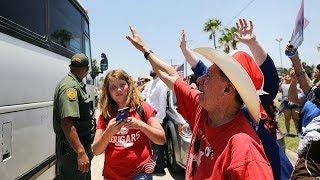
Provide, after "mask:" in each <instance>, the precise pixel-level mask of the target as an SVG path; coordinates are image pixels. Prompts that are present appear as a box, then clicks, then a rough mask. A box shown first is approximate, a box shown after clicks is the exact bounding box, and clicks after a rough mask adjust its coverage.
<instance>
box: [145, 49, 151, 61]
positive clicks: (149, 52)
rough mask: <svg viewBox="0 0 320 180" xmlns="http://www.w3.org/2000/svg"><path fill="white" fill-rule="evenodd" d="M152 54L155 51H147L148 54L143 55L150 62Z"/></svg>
mask: <svg viewBox="0 0 320 180" xmlns="http://www.w3.org/2000/svg"><path fill="white" fill-rule="evenodd" d="M151 53H153V51H151V50H148V51H146V52H145V53H144V54H143V56H144V58H146V60H148V56H149V55H150V54H151Z"/></svg>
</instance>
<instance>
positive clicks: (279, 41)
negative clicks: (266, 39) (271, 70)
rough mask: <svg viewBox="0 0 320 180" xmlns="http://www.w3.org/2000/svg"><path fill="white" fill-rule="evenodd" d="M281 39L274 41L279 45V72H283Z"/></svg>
mask: <svg viewBox="0 0 320 180" xmlns="http://www.w3.org/2000/svg"><path fill="white" fill-rule="evenodd" d="M282 40H283V39H282V38H278V39H276V41H277V42H278V43H279V56H280V65H281V71H282V70H283V65H282V53H281V52H282V51H281V41H282Z"/></svg>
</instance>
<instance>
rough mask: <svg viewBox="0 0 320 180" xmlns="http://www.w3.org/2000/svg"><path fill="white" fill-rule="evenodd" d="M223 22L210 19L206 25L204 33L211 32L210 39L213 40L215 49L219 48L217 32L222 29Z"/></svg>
mask: <svg viewBox="0 0 320 180" xmlns="http://www.w3.org/2000/svg"><path fill="white" fill-rule="evenodd" d="M221 24H222V23H221V21H220V20H218V19H215V18H211V19H209V20H208V21H207V22H205V23H204V28H203V31H204V32H209V33H210V35H209V39H213V45H214V48H217V45H216V31H217V30H219V29H220V28H221Z"/></svg>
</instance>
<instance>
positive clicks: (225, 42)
mask: <svg viewBox="0 0 320 180" xmlns="http://www.w3.org/2000/svg"><path fill="white" fill-rule="evenodd" d="M236 31H237V28H235V27H231V28H230V29H229V28H224V29H223V30H222V35H221V37H220V38H219V43H220V45H221V46H222V47H223V51H224V52H226V53H229V52H230V49H231V48H232V49H237V44H238V42H239V41H237V40H236V39H235V38H234V33H235V32H236ZM230 47H231V48H230Z"/></svg>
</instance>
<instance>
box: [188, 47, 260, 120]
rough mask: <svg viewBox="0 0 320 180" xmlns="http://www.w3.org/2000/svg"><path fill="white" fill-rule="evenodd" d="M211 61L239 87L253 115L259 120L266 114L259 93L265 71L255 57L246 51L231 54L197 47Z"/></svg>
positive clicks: (196, 50)
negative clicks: (263, 71)
mask: <svg viewBox="0 0 320 180" xmlns="http://www.w3.org/2000/svg"><path fill="white" fill-rule="evenodd" d="M193 51H195V52H197V53H199V54H200V55H202V56H203V57H205V58H206V59H208V60H209V61H210V62H212V63H214V64H216V65H217V66H218V67H219V68H220V69H221V70H222V71H223V72H224V74H225V75H226V76H227V77H228V78H229V80H230V81H231V83H232V84H233V85H234V86H235V88H236V89H237V91H238V93H239V95H240V97H241V98H242V100H243V102H244V104H245V105H246V107H247V109H248V111H249V113H250V115H251V117H252V118H253V119H254V120H255V121H256V122H259V120H260V118H261V115H265V111H264V109H263V107H262V106H261V105H260V99H259V94H260V92H263V91H262V88H263V83H264V82H263V73H262V72H261V70H260V68H259V66H258V65H257V64H256V62H255V61H254V60H253V58H252V57H251V56H250V55H248V54H247V53H246V52H244V51H235V52H233V53H230V55H228V54H226V53H224V52H222V51H219V50H216V49H212V48H209V47H201V48H196V49H194V50H193Z"/></svg>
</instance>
